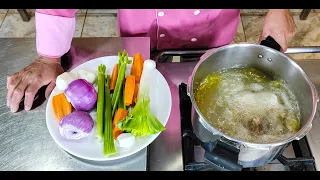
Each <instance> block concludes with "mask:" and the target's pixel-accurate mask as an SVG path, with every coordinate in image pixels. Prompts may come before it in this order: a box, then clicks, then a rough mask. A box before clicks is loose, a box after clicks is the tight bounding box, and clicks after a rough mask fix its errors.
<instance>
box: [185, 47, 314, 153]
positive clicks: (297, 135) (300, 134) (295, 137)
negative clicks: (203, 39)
mask: <svg viewBox="0 0 320 180" xmlns="http://www.w3.org/2000/svg"><path fill="white" fill-rule="evenodd" d="M239 46H240V47H259V48H264V49H267V50H269V51H271V52H272V53H275V54H276V55H277V56H281V57H284V58H286V59H287V60H288V61H290V62H291V63H292V64H293V65H294V67H295V68H297V69H298V70H299V71H300V72H301V73H302V75H303V77H304V78H305V80H306V81H307V83H308V84H309V87H310V89H311V94H312V112H311V115H310V117H309V119H308V120H307V122H306V124H305V125H304V126H303V127H302V128H300V129H299V131H298V132H296V133H295V134H293V135H291V136H290V137H288V138H286V139H284V140H281V141H276V142H272V143H261V144H260V143H251V142H246V141H241V140H238V139H235V138H233V137H230V136H228V135H226V134H224V133H222V132H221V131H219V130H218V129H216V128H214V127H213V126H212V125H211V124H210V123H209V122H208V121H207V119H206V118H205V117H204V116H203V115H202V113H201V112H200V110H199V108H198V106H197V103H196V102H195V99H194V95H193V94H194V93H193V81H194V76H195V74H196V72H197V70H198V68H199V66H200V65H201V64H202V62H204V61H205V60H206V59H208V57H210V56H211V55H212V54H214V53H217V52H219V51H223V50H225V49H229V48H234V47H239ZM189 79H190V80H191V81H190V84H189V82H188V86H189V87H188V88H189V89H190V90H189V92H190V94H189V96H190V99H191V102H192V105H193V107H194V109H195V111H196V112H197V113H198V115H199V117H200V118H199V121H200V123H201V124H202V125H203V126H204V127H205V128H206V129H207V130H209V131H210V132H212V133H213V132H217V133H218V135H219V136H223V137H224V138H227V139H229V140H231V141H234V142H237V143H240V144H242V145H244V146H248V147H257V146H258V147H270V146H280V145H283V144H286V143H289V142H291V141H293V140H300V139H301V138H303V137H304V136H305V135H306V134H307V133H308V132H309V131H310V129H311V127H312V121H313V119H314V117H315V114H316V110H317V104H318V101H319V98H318V93H317V90H316V88H315V86H314V85H313V83H312V82H311V80H310V78H309V77H308V76H307V74H306V73H305V72H304V70H303V69H302V68H301V67H300V66H299V65H298V64H297V63H296V62H295V61H294V60H292V59H291V58H290V57H288V56H287V55H285V54H284V53H282V52H280V51H277V50H275V49H272V48H269V47H267V46H263V45H260V44H254V43H238V44H229V45H226V46H222V47H219V48H216V49H214V50H213V51H211V52H209V53H207V54H204V55H203V56H202V59H201V60H200V61H199V62H198V63H197V64H196V66H195V67H194V69H193V71H192V74H191V78H189Z"/></svg>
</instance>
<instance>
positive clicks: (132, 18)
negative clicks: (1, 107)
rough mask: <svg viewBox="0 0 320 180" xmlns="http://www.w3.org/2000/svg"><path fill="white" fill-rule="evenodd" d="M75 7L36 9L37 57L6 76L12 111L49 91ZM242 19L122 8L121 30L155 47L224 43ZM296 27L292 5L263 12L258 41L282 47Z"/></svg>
mask: <svg viewBox="0 0 320 180" xmlns="http://www.w3.org/2000/svg"><path fill="white" fill-rule="evenodd" d="M76 11H77V10H74V9H37V10H36V13H35V20H36V46H37V52H38V57H37V58H36V59H35V60H34V61H33V62H32V63H31V64H29V65H28V66H27V67H25V68H24V69H22V70H21V71H19V72H17V73H15V74H13V75H11V76H8V78H7V89H8V92H7V106H8V107H10V109H11V111H12V112H16V111H17V110H18V108H19V104H20V101H21V99H22V98H23V97H24V109H25V110H27V111H28V110H30V109H31V107H32V104H33V100H34V97H35V94H36V93H37V92H38V90H39V89H40V88H41V87H43V86H45V85H48V86H47V88H46V97H48V96H49V94H50V93H51V91H52V90H53V88H54V87H55V79H56V77H57V76H58V75H60V74H61V73H63V72H64V70H63V68H62V66H61V64H60V57H61V56H63V55H64V54H65V53H67V52H68V51H69V49H70V46H71V41H72V38H73V34H74V31H75V24H76V23H75V13H76ZM239 22H240V10H239V9H214V10H209V9H200V10H198V9H186V10H160V9H152V10H151V9H148V10H147V9H145V10H118V34H119V36H120V37H132V36H140V37H141V36H142V37H150V39H151V47H150V48H151V49H153V50H164V49H193V48H206V49H210V48H215V47H220V46H224V45H227V44H229V43H231V42H232V40H233V38H234V36H235V34H236V31H237V27H238V24H239ZM295 32H296V25H295V23H294V20H293V18H292V16H291V13H290V11H289V9H272V10H269V11H268V13H267V15H266V16H265V18H264V24H263V27H262V32H261V36H260V41H261V40H263V39H265V38H266V37H267V36H271V37H273V39H274V40H275V41H277V42H278V44H279V45H280V46H281V51H283V52H284V51H286V49H287V44H288V41H289V40H290V38H292V36H293V35H294V34H295Z"/></svg>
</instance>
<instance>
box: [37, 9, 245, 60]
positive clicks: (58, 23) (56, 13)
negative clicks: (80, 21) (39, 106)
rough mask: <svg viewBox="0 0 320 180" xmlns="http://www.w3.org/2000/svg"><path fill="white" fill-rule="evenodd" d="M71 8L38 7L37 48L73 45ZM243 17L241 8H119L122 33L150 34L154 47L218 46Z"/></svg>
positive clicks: (61, 49)
mask: <svg viewBox="0 0 320 180" xmlns="http://www.w3.org/2000/svg"><path fill="white" fill-rule="evenodd" d="M76 11H77V10H70V9H41V10H40V9H38V10H37V11H36V30H37V33H36V40H37V51H38V53H39V54H40V55H43V56H48V57H61V56H62V55H63V54H65V53H66V52H68V50H69V49H70V45H71V41H72V38H73V34H74V30H75V18H74V16H75V13H76ZM239 20H240V10H238V9H237V10H230V9H225V10H222V9H215V10H208V9H203V10H202V9H199V10H197V9H186V10H173V9H169V10H164V9H152V10H144V9H141V10H119V11H118V33H119V36H121V37H132V36H140V37H141V36H142V37H143V36H147V37H150V38H151V48H156V49H158V50H164V49H189V48H214V47H219V46H223V45H226V44H229V43H231V42H232V40H233V38H234V36H235V34H236V31H237V27H238V24H239Z"/></svg>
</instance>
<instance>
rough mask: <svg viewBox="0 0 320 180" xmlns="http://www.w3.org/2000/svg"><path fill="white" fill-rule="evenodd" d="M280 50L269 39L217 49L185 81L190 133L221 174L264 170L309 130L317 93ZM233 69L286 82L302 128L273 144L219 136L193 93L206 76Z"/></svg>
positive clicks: (297, 67) (207, 159) (299, 70)
mask: <svg viewBox="0 0 320 180" xmlns="http://www.w3.org/2000/svg"><path fill="white" fill-rule="evenodd" d="M279 50H280V46H279V45H278V44H277V43H276V42H275V41H274V40H273V39H272V38H271V37H268V38H267V39H266V40H264V41H262V43H261V45H258V44H232V45H227V46H224V47H221V48H218V49H216V50H214V51H212V52H210V53H208V54H205V55H204V57H203V58H202V59H201V60H200V61H199V62H198V64H197V65H196V66H195V68H194V70H193V73H192V75H191V77H190V78H189V80H188V95H189V96H190V98H191V102H192V105H193V108H194V112H193V122H192V123H193V130H194V133H195V135H196V136H197V139H198V140H199V141H200V143H201V145H202V146H203V147H204V148H205V149H206V150H207V152H206V153H205V161H206V162H208V163H210V164H212V165H213V166H216V167H219V168H220V169H221V170H241V169H242V168H243V167H259V166H263V165H265V164H267V163H269V162H270V161H272V160H274V159H275V158H277V157H278V155H280V154H281V153H282V152H283V150H284V149H285V148H286V147H287V146H288V145H289V144H290V143H291V142H292V141H293V140H299V139H301V138H303V137H304V136H305V135H306V134H307V133H308V132H309V130H310V129H311V127H312V121H313V118H314V116H315V113H316V108H317V102H318V95H317V92H316V89H315V87H314V85H313V84H312V82H311V81H310V79H309V78H308V76H307V75H306V73H305V72H304V71H303V70H302V69H301V68H300V67H299V66H298V65H297V64H296V63H295V62H294V61H293V60H292V59H290V58H289V57H288V56H286V55H285V54H283V53H281V52H280V51H279ZM234 67H252V68H255V69H257V70H260V71H262V72H264V73H266V74H268V75H270V76H278V77H280V78H282V79H283V80H285V82H286V83H287V85H288V87H289V88H290V89H291V90H292V92H293V93H294V94H295V96H296V98H297V101H298V103H299V107H300V114H301V119H300V122H301V124H300V130H299V131H298V132H297V133H296V134H294V135H293V136H291V137H289V138H287V139H285V140H283V141H280V142H275V143H269V144H256V143H249V142H244V141H240V140H237V139H234V138H232V137H230V136H228V135H226V134H224V133H222V132H220V131H219V130H217V129H216V128H215V127H213V126H212V125H211V124H210V123H209V122H208V121H207V120H206V118H205V117H204V116H203V115H202V114H201V112H200V111H199V109H198V107H197V104H196V102H195V99H194V92H195V90H196V89H197V87H198V86H199V84H200V82H201V81H202V80H203V78H205V77H206V76H207V75H209V74H212V73H213V72H215V71H218V70H221V69H226V68H234Z"/></svg>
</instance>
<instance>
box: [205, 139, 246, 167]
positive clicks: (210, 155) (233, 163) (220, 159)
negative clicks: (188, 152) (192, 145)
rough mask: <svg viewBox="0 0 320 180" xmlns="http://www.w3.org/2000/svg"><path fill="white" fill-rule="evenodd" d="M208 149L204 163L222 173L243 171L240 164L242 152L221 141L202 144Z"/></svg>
mask: <svg viewBox="0 0 320 180" xmlns="http://www.w3.org/2000/svg"><path fill="white" fill-rule="evenodd" d="M202 147H203V148H204V149H206V151H205V154H204V161H205V162H206V163H207V164H210V165H211V166H213V167H214V168H215V169H217V170H220V171H241V170H242V166H241V165H239V164H238V156H239V152H240V150H239V149H238V148H236V147H233V146H230V145H228V144H226V143H224V142H221V141H220V140H217V141H215V142H207V143H204V144H202Z"/></svg>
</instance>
